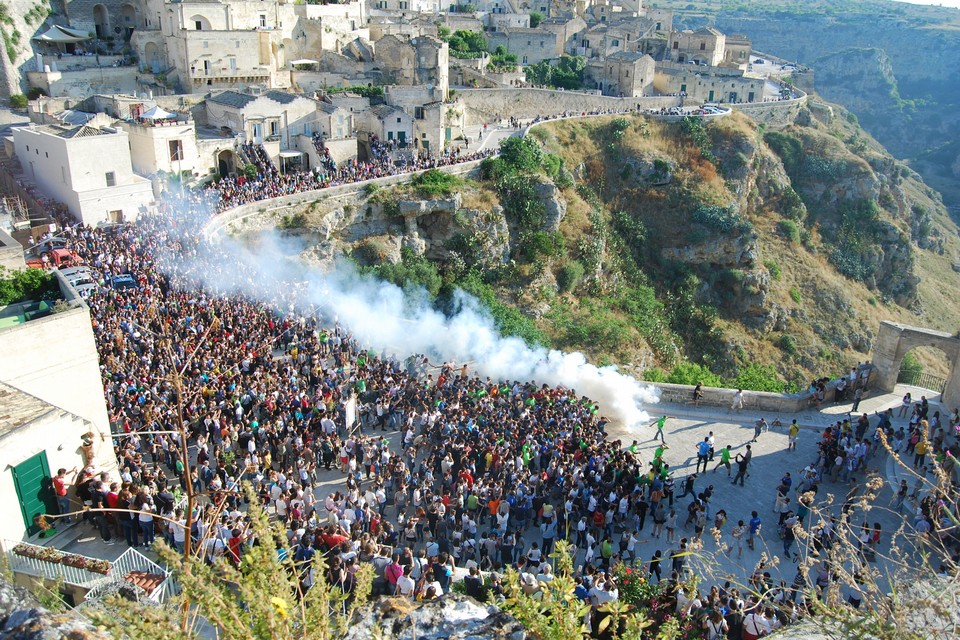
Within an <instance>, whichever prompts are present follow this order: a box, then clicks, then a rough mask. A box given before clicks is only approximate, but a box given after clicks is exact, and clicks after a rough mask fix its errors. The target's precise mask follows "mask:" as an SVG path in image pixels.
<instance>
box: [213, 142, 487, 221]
mask: <svg viewBox="0 0 960 640" xmlns="http://www.w3.org/2000/svg"><path fill="white" fill-rule="evenodd" d="M481 162H483V160H471V161H470V162H463V163H461V164H454V165H449V166H446V167H437V169H439V170H440V171H443V172H444V173H449V174H451V175H456V176H465V175H469V174H470V173H472V172H474V171H478V170H479V169H480V163H481ZM421 171H422V170H418V171H408V172H407V173H398V174H397V175H393V176H384V177H382V178H371V179H370V180H363V181H361V182H351V183H350V184H341V185H337V186H334V187H327V188H325V189H314V190H313V191H303V192H301V193H292V194H290V195H288V196H280V197H279V198H269V199H267V200H258V201H256V202H249V203H247V204H242V205H239V206H237V207H234V208H233V209H228V210H226V211H224V212H223V213H221V214H219V215H217V216H215V217H214V218H213V219H211V220H210V222H208V223H207V224H206V226H205V227H204V229H203V233H204V234H205V235H206V236H207V237H208V238H211V237H213V236H216V235H217V234H218V233H220V232H221V231H222V230H223V228H224V227H226V226H227V225H229V224H232V223H234V222H237V221H238V220H243V219H244V218H248V217H250V216H254V215H258V214H261V213H264V212H266V211H276V210H279V209H288V208H290V207H294V206H297V205H301V204H306V203H309V202H314V201H315V200H319V199H321V198H346V197H349V196H355V195H356V194H358V193H360V192H361V191H364V190H365V189H366V188H367V185H370V184H375V185H378V186H380V187H381V188H382V187H390V186H393V185H395V184H401V183H403V182H407V181H408V180H410V178H411V177H412V176H413V175H415V174H417V173H421Z"/></svg>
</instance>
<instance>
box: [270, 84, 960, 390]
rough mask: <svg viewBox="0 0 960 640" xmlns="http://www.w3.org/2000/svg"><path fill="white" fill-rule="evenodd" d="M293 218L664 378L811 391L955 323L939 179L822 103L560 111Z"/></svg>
mask: <svg viewBox="0 0 960 640" xmlns="http://www.w3.org/2000/svg"><path fill="white" fill-rule="evenodd" d="M331 221H332V222H331ZM331 225H332V226H331ZM286 227H291V228H286ZM286 227H285V229H286V230H285V232H286V233H299V232H298V231H297V230H296V227H302V228H304V229H306V230H307V231H308V232H309V229H310V228H311V227H313V228H322V229H329V230H330V231H329V233H326V232H325V233H324V235H325V236H326V237H327V238H328V239H327V240H324V241H322V242H321V245H322V249H321V250H319V251H315V253H316V254H317V255H325V256H335V255H348V256H350V257H351V258H352V259H353V260H354V261H355V262H356V263H357V264H359V265H360V266H361V268H363V269H365V270H367V271H370V272H372V273H375V274H376V275H378V276H380V277H382V278H385V279H388V280H390V281H392V282H395V283H397V284H400V285H402V286H405V287H416V286H421V287H422V288H423V290H425V292H426V295H427V296H428V297H429V298H430V299H431V300H432V303H433V304H434V305H435V306H437V307H438V308H441V309H444V310H447V311H452V310H453V309H455V306H456V297H455V295H454V292H455V291H456V289H457V288H461V289H465V290H466V291H468V292H470V293H472V294H474V295H475V296H477V297H478V298H479V299H480V300H481V301H482V303H483V304H484V305H485V306H486V307H487V308H488V309H490V311H491V314H492V315H493V317H494V319H495V321H496V323H497V325H498V327H499V329H500V330H501V331H502V332H503V333H507V334H512V335H518V336H521V337H522V338H523V339H525V340H526V341H527V342H529V343H535V344H541V345H545V346H551V347H556V348H561V349H565V350H580V351H583V352H585V353H586V354H587V355H588V357H589V358H590V359H591V360H592V361H593V362H596V363H598V364H617V365H619V366H621V367H622V368H624V369H626V370H627V371H629V372H631V373H633V374H636V375H643V376H646V377H647V378H648V379H654V380H669V381H674V382H687V383H695V382H696V381H697V380H702V381H703V382H704V384H707V385H718V384H727V385H736V386H744V387H746V388H753V389H762V390H769V391H782V390H784V389H788V390H796V389H800V388H803V387H805V386H806V384H807V383H808V382H809V380H810V379H811V378H813V377H819V376H821V375H827V374H838V373H840V372H841V371H844V370H846V368H847V367H849V366H850V364H851V363H855V362H857V361H864V360H867V359H869V357H870V353H871V350H872V348H873V341H874V337H875V335H876V332H877V329H878V324H879V321H880V320H882V319H892V320H897V321H903V322H908V323H911V324H918V325H924V326H931V327H935V328H939V329H942V330H947V331H951V332H952V331H954V330H955V324H954V323H955V321H954V317H955V315H956V310H957V303H956V302H955V301H956V300H960V274H958V273H957V272H955V271H954V270H953V268H952V267H953V262H954V260H955V259H956V256H958V255H960V238H958V235H957V227H956V225H955V224H954V223H953V222H952V221H951V219H950V217H949V216H948V215H947V212H946V209H945V208H944V206H943V204H942V202H941V201H940V199H939V195H938V194H937V193H936V192H934V191H933V190H931V189H930V188H929V187H927V186H926V185H924V184H923V182H922V181H921V180H920V178H919V176H918V175H917V174H916V173H915V172H913V171H912V170H911V169H910V168H909V167H907V166H906V165H905V164H903V163H901V162H898V161H896V160H894V159H893V158H892V157H891V156H890V155H889V154H888V153H886V152H885V151H884V150H883V148H882V147H881V146H880V145H879V144H877V142H876V141H875V140H873V139H872V138H871V137H870V136H869V135H868V134H866V133H865V132H864V131H863V130H862V129H860V127H859V126H858V123H857V119H856V118H855V117H854V116H853V115H852V114H850V113H849V112H846V111H845V110H843V109H842V108H839V107H836V106H831V105H828V104H826V103H822V102H818V101H814V100H811V102H810V103H809V104H808V106H807V107H805V108H804V109H802V110H801V112H800V113H799V115H798V116H797V118H796V120H795V121H794V122H793V123H791V124H790V125H789V126H786V127H784V128H780V129H776V130H773V129H765V128H763V127H760V126H758V125H757V124H756V123H755V122H754V121H752V120H751V119H749V118H747V117H746V116H744V115H742V114H738V113H735V114H733V115H731V116H728V117H725V118H721V119H718V120H715V121H712V122H709V123H706V122H704V121H703V120H700V119H697V118H688V119H684V120H683V121H681V122H675V123H666V122H662V121H659V120H654V119H651V118H647V117H644V116H640V115H633V116H609V117H590V118H576V119H569V120H560V121H554V122H548V123H544V124H541V125H538V126H537V127H534V128H533V129H532V130H531V131H530V133H529V134H528V136H527V137H526V138H509V139H507V140H505V141H504V143H503V146H502V153H501V154H500V156H499V157H497V158H492V159H488V160H486V161H485V162H484V163H483V165H482V167H481V171H480V175H479V176H477V177H475V179H464V178H459V177H456V178H455V177H451V176H448V175H447V174H444V173H442V172H439V171H428V172H425V173H423V174H420V175H419V176H417V177H416V178H415V179H414V180H413V181H411V183H409V184H406V185H399V186H395V187H391V188H384V189H377V188H371V189H369V190H368V192H367V195H366V197H365V198H364V199H362V201H361V202H360V203H359V204H358V206H340V208H337V205H335V204H324V203H320V202H318V203H315V205H313V206H311V207H310V208H309V209H308V210H307V211H305V212H304V213H303V214H302V215H300V216H297V223H296V225H286ZM321 245H317V246H318V247H319V246H321ZM920 359H921V365H926V364H928V362H926V360H927V359H928V357H927V356H926V355H924V354H921V357H920ZM932 372H937V371H936V369H933V370H932Z"/></svg>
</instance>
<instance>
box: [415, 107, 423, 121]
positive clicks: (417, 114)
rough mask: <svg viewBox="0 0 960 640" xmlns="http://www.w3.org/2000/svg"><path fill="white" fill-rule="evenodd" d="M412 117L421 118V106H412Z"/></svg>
mask: <svg viewBox="0 0 960 640" xmlns="http://www.w3.org/2000/svg"><path fill="white" fill-rule="evenodd" d="M413 117H414V118H416V119H417V120H423V107H414V108H413Z"/></svg>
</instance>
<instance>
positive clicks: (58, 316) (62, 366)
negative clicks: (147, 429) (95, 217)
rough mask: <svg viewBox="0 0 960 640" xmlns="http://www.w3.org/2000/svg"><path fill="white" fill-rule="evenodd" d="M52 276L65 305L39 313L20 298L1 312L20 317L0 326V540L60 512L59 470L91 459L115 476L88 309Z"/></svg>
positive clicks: (19, 536) (29, 530)
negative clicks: (53, 485) (54, 480)
mask: <svg viewBox="0 0 960 640" xmlns="http://www.w3.org/2000/svg"><path fill="white" fill-rule="evenodd" d="M54 274H55V277H56V278H57V284H58V286H59V288H60V292H61V296H62V298H63V300H64V301H65V303H66V305H67V307H66V309H65V310H63V311H61V312H59V313H44V311H43V309H42V308H40V305H39V304H38V303H36V302H35V301H29V300H28V301H24V302H22V303H20V304H18V305H14V306H15V307H16V308H15V309H11V308H10V307H7V308H6V309H5V310H4V311H6V312H8V313H16V314H17V316H18V317H19V318H21V320H19V321H16V322H14V323H12V324H9V323H7V324H5V326H4V327H3V328H0V406H3V409H4V410H3V412H2V415H0V465H2V467H3V472H2V473H0V538H3V539H6V540H20V539H22V538H24V537H25V536H26V535H29V534H34V533H36V532H37V527H36V526H35V525H34V517H35V516H36V515H38V514H40V515H42V514H46V513H50V514H56V513H58V512H59V509H58V506H57V503H56V501H55V499H54V498H53V495H52V491H51V490H50V479H51V477H52V476H53V475H54V474H56V472H57V469H58V468H60V467H63V468H65V469H79V468H83V467H84V466H85V465H86V464H88V463H89V464H90V465H91V466H93V467H94V468H95V469H96V470H97V471H107V472H111V473H113V474H114V477H115V478H116V469H117V460H116V457H115V456H114V453H113V441H112V439H111V435H110V422H109V417H108V415H107V407H106V402H105V401H104V396H103V387H102V384H101V376H100V360H99V357H98V355H97V347H96V343H95V342H94V337H93V330H92V328H91V320H90V309H89V308H88V307H87V306H86V304H85V303H84V302H83V300H82V299H81V298H80V296H78V295H77V293H76V291H74V290H73V288H72V287H71V286H70V285H69V284H68V283H67V281H66V280H65V279H64V278H63V277H62V276H60V275H59V273H58V272H56V271H54ZM88 461H89V462H88ZM71 480H72V478H71ZM71 508H73V509H77V510H79V509H80V508H81V506H80V505H79V504H77V503H76V502H74V504H72V505H71Z"/></svg>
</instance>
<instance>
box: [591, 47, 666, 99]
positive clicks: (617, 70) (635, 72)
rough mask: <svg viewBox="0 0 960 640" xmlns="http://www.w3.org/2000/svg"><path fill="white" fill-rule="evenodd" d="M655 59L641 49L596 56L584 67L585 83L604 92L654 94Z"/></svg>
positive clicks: (620, 94) (617, 95)
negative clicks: (596, 57) (601, 57)
mask: <svg viewBox="0 0 960 640" xmlns="http://www.w3.org/2000/svg"><path fill="white" fill-rule="evenodd" d="M655 68H656V62H655V61H654V60H653V58H651V57H650V56H648V55H646V54H644V53H640V52H638V51H618V52H616V53H613V54H610V55H609V56H607V57H606V58H605V59H600V58H598V59H594V60H590V61H589V62H588V63H587V67H586V69H585V70H584V81H585V86H586V87H587V88H590V86H591V85H590V83H591V82H592V83H593V88H596V89H598V90H599V91H601V92H602V93H603V95H605V96H614V97H625V98H638V97H640V96H646V95H651V93H652V92H653V78H654V70H655Z"/></svg>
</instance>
